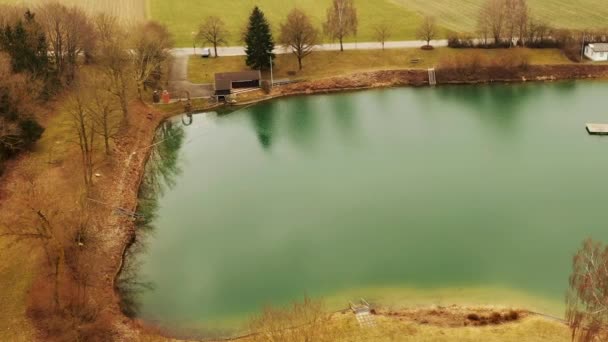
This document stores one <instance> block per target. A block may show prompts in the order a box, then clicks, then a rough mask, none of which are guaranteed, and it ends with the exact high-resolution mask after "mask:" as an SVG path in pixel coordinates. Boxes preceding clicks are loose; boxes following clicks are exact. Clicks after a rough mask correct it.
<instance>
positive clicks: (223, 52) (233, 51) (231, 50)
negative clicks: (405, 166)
mask: <svg viewBox="0 0 608 342" xmlns="http://www.w3.org/2000/svg"><path fill="white" fill-rule="evenodd" d="M425 44H426V42H424V41H420V40H403V41H395V42H386V44H384V46H385V48H387V49H398V48H418V47H421V46H422V45H425ZM431 45H433V46H435V47H443V46H448V41H447V40H445V39H442V40H433V41H431ZM379 49H382V45H381V44H380V43H377V42H363V43H345V44H344V50H379ZM195 50H196V54H198V53H201V52H202V51H201V48H197V49H194V48H178V49H173V50H172V52H173V55H175V56H191V55H193V54H195ZM212 50H213V49H212ZM217 50H218V54H219V55H220V56H244V55H245V47H243V46H227V47H219V48H218V49H217ZM338 50H340V44H321V45H317V46H316V47H315V51H338ZM274 52H275V53H276V54H283V53H291V51H289V50H286V49H284V48H283V47H280V46H279V47H277V48H276V49H275V50H274Z"/></svg>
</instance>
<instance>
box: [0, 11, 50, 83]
mask: <svg viewBox="0 0 608 342" xmlns="http://www.w3.org/2000/svg"><path fill="white" fill-rule="evenodd" d="M24 19H25V21H24V20H19V21H18V22H17V23H16V24H15V26H14V27H11V26H10V25H6V27H5V28H4V29H3V30H0V33H1V37H0V50H4V51H6V52H7V53H8V54H9V56H10V57H11V66H12V68H13V71H14V72H23V71H28V72H30V73H31V74H32V76H33V77H35V78H41V79H45V78H46V76H47V75H48V72H49V58H48V46H47V42H46V36H45V35H44V32H43V31H42V28H41V27H40V25H39V24H38V23H37V22H36V20H35V17H34V14H33V13H32V12H30V11H27V12H25V15H24Z"/></svg>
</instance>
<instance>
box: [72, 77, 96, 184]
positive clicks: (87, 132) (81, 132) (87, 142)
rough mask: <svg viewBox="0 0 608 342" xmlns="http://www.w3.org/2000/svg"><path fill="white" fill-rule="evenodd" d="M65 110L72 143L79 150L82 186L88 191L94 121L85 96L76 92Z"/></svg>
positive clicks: (91, 180)
mask: <svg viewBox="0 0 608 342" xmlns="http://www.w3.org/2000/svg"><path fill="white" fill-rule="evenodd" d="M67 110H68V112H69V114H70V125H71V128H72V132H73V134H74V136H75V139H74V141H75V142H76V144H77V145H78V147H79V148H80V156H81V158H82V160H81V162H82V172H83V178H84V185H85V187H86V189H87V191H90V188H91V185H92V183H93V167H94V159H93V157H94V156H93V154H94V150H95V147H94V142H95V135H96V134H95V130H96V127H95V121H94V120H93V116H92V115H91V113H90V112H89V110H88V109H87V103H86V99H85V94H84V92H83V91H82V90H80V89H79V90H77V91H75V92H74V94H73V95H72V96H71V97H70V99H69V101H68V106H67Z"/></svg>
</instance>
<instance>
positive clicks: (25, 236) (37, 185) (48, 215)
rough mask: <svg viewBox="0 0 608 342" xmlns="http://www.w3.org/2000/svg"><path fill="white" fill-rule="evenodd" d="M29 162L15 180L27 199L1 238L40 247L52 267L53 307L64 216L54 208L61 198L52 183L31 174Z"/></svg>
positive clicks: (56, 303) (0, 233)
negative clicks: (19, 176)
mask: <svg viewBox="0 0 608 342" xmlns="http://www.w3.org/2000/svg"><path fill="white" fill-rule="evenodd" d="M36 167H37V166H36V165H35V164H34V163H31V164H30V165H29V166H28V168H26V170H25V172H24V174H23V178H24V180H25V181H24V182H23V183H18V185H19V188H18V189H15V191H19V192H21V193H23V194H25V196H24V198H25V199H27V200H26V202H25V203H23V207H22V209H25V210H20V211H19V212H18V213H14V214H15V215H14V216H12V217H11V220H8V221H9V222H6V225H4V227H3V230H1V231H0V238H9V239H13V240H14V241H15V242H19V243H24V242H27V243H29V244H30V245H33V246H36V247H38V246H41V248H42V250H43V251H44V254H45V256H46V259H47V262H48V266H49V268H50V269H51V270H52V277H53V297H52V298H51V299H52V302H53V304H54V306H55V308H58V307H59V305H60V302H59V292H60V289H59V277H60V274H61V272H62V268H63V265H64V261H65V244H64V241H65V236H64V235H63V233H64V230H63V227H61V225H60V224H59V222H63V220H64V219H65V217H64V214H65V213H64V212H62V211H60V210H58V209H57V205H56V202H57V201H58V200H60V199H59V198H58V193H57V192H56V191H55V189H54V187H53V184H49V183H48V182H43V181H40V180H39V179H36V177H34V176H33V174H34V173H35V172H34V168H36Z"/></svg>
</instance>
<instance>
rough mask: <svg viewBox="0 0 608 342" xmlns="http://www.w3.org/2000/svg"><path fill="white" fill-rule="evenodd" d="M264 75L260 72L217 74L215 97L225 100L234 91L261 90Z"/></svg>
mask: <svg viewBox="0 0 608 342" xmlns="http://www.w3.org/2000/svg"><path fill="white" fill-rule="evenodd" d="M261 79H262V75H261V73H260V71H238V72H221V73H217V74H215V96H217V97H218V98H224V97H225V96H227V95H230V94H232V93H233V92H234V91H233V90H234V89H243V88H259V87H260V82H261Z"/></svg>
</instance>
